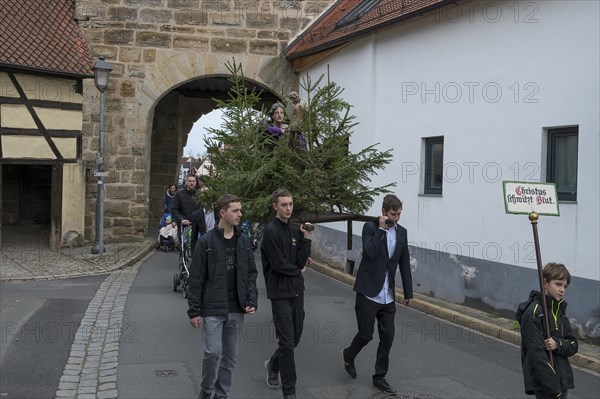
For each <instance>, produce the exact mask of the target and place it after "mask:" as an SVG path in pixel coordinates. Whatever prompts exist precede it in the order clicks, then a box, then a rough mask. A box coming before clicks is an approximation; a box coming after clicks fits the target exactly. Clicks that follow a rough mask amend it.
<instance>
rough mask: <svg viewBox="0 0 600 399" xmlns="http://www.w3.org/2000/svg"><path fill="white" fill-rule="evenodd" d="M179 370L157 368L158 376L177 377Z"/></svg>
mask: <svg viewBox="0 0 600 399" xmlns="http://www.w3.org/2000/svg"><path fill="white" fill-rule="evenodd" d="M176 375H177V371H175V370H156V376H157V377H175V376H176Z"/></svg>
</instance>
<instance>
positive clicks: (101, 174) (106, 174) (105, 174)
mask: <svg viewBox="0 0 600 399" xmlns="http://www.w3.org/2000/svg"><path fill="white" fill-rule="evenodd" d="M94 176H102V177H106V176H108V172H94Z"/></svg>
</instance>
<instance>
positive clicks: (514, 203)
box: [502, 181, 560, 216]
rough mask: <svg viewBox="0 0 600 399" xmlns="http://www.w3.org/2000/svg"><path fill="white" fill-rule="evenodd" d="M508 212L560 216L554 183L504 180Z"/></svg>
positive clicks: (505, 202)
mask: <svg viewBox="0 0 600 399" xmlns="http://www.w3.org/2000/svg"><path fill="white" fill-rule="evenodd" d="M502 187H503V189H504V208H505V209H506V213H514V214H530V213H531V212H536V213H537V214H538V215H547V216H560V212H559V211H558V196H557V194H556V185H555V184H554V183H532V182H524V181H503V182H502Z"/></svg>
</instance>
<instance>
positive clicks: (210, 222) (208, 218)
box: [204, 209, 215, 231]
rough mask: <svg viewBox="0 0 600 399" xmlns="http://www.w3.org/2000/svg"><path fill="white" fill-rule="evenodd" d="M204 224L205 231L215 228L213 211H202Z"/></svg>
mask: <svg viewBox="0 0 600 399" xmlns="http://www.w3.org/2000/svg"><path fill="white" fill-rule="evenodd" d="M204 222H205V223H206V231H209V230H210V229H212V228H213V227H215V211H214V210H213V209H209V210H206V209H205V210H204Z"/></svg>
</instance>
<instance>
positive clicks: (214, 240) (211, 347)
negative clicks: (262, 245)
mask: <svg viewBox="0 0 600 399" xmlns="http://www.w3.org/2000/svg"><path fill="white" fill-rule="evenodd" d="M217 206H218V208H219V216H220V220H219V224H218V225H217V226H215V228H213V229H211V230H209V231H208V233H206V234H205V235H203V236H202V237H201V238H200V240H198V243H197V245H196V250H195V251H194V257H193V259H192V265H191V269H190V290H189V296H188V306H189V308H188V316H189V317H190V323H191V324H192V327H194V328H200V327H202V328H203V342H204V360H203V362H202V382H201V387H202V389H201V391H200V396H199V399H209V398H210V397H211V395H212V393H213V392H214V398H219V399H221V398H227V395H228V394H229V389H230V388H231V382H232V374H233V368H234V366H235V362H236V358H237V352H238V346H239V343H240V338H241V333H242V326H243V323H244V315H245V314H249V315H252V314H254V313H255V312H256V307H257V303H258V302H257V297H258V293H257V290H256V275H257V274H258V273H257V271H256V266H255V264H254V253H253V251H252V245H251V244H250V240H248V238H247V237H246V236H244V235H243V234H242V232H241V230H240V229H239V227H238V226H239V224H240V220H241V218H242V205H241V203H240V199H239V198H238V197H236V196H234V195H231V194H224V195H222V196H221V197H220V198H219V202H218V205H217ZM219 358H220V360H219Z"/></svg>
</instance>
